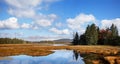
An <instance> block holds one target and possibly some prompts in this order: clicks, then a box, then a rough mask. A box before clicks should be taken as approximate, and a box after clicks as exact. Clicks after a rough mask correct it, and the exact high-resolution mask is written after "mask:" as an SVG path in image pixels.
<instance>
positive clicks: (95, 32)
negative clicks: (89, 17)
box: [72, 24, 120, 45]
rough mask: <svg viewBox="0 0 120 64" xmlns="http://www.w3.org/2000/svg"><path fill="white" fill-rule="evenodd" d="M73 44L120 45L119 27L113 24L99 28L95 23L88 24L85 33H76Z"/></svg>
mask: <svg viewBox="0 0 120 64" xmlns="http://www.w3.org/2000/svg"><path fill="white" fill-rule="evenodd" d="M72 44H73V45H120V36H119V35H118V29H117V27H116V26H115V25H114V24H112V25H111V26H110V27H109V28H106V29H99V27H98V26H96V25H95V24H91V25H88V26H87V28H86V30H85V33H83V34H82V35H79V34H78V32H76V33H75V34H74V38H73V41H72Z"/></svg>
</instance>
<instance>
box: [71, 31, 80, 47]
mask: <svg viewBox="0 0 120 64" xmlns="http://www.w3.org/2000/svg"><path fill="white" fill-rule="evenodd" d="M73 36H74V38H73V41H72V44H73V45H78V44H79V35H78V32H76V33H75V35H73Z"/></svg>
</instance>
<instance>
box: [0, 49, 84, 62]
mask: <svg viewBox="0 0 120 64" xmlns="http://www.w3.org/2000/svg"><path fill="white" fill-rule="evenodd" d="M54 51H55V53H53V54H50V55H47V56H36V57H35V56H34V57H33V56H28V55H18V56H9V57H8V58H6V57H5V58H3V59H0V64H85V63H84V62H83V60H82V57H80V55H79V54H78V53H76V52H75V51H72V50H54Z"/></svg>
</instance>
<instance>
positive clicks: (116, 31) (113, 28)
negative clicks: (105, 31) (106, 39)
mask: <svg viewBox="0 0 120 64" xmlns="http://www.w3.org/2000/svg"><path fill="white" fill-rule="evenodd" d="M110 30H111V32H112V33H111V36H112V37H117V36H118V29H117V27H116V26H115V25H114V24H112V26H111V27H110Z"/></svg>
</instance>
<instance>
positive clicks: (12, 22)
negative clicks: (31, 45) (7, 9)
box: [0, 17, 20, 29]
mask: <svg viewBox="0 0 120 64" xmlns="http://www.w3.org/2000/svg"><path fill="white" fill-rule="evenodd" d="M19 27H20V26H19V24H18V21H17V18H15V17H11V18H8V19H6V20H2V21H0V29H17V28H19Z"/></svg>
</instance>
